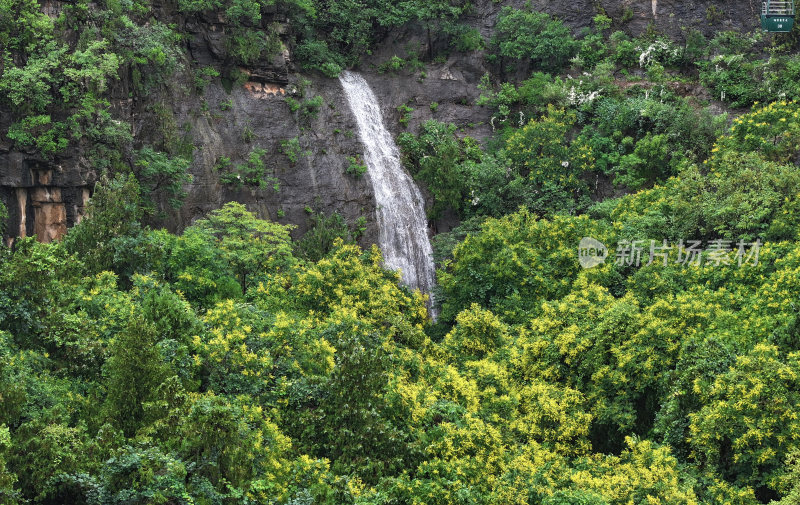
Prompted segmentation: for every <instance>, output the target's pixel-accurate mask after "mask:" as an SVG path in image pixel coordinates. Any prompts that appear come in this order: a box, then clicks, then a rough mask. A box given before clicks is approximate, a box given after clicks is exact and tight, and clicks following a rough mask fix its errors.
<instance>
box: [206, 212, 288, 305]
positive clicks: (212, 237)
mask: <svg viewBox="0 0 800 505" xmlns="http://www.w3.org/2000/svg"><path fill="white" fill-rule="evenodd" d="M192 227H193V228H195V229H197V230H198V231H200V232H201V233H203V234H205V236H206V237H207V240H209V241H210V243H212V244H213V245H214V246H215V247H217V248H218V249H219V251H221V254H222V260H223V261H224V262H225V263H226V264H227V266H228V268H229V269H230V271H231V272H232V273H233V274H234V276H235V277H236V279H237V280H238V281H239V285H240V286H241V288H242V293H247V289H248V288H249V287H251V286H253V285H254V283H255V282H256V281H257V280H258V279H259V278H263V277H264V276H266V275H269V274H275V273H278V272H279V271H280V270H283V269H286V268H289V267H291V266H292V265H293V264H294V262H295V259H294V257H293V256H292V244H291V238H290V237H289V230H290V229H291V227H289V226H283V225H280V224H278V223H273V222H270V221H266V220H263V219H258V218H257V217H256V216H255V215H254V214H253V213H252V212H249V211H248V210H247V209H246V208H245V206H244V205H242V204H240V203H236V202H229V203H226V204H225V205H224V206H223V207H222V208H221V209H218V210H215V211H212V212H211V213H210V214H209V215H208V216H207V217H206V218H204V219H200V220H198V221H196V222H195V223H194V225H193V226H192Z"/></svg>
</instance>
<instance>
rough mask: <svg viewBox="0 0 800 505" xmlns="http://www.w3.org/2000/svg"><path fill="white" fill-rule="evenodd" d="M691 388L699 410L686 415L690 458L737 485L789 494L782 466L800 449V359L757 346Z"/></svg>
mask: <svg viewBox="0 0 800 505" xmlns="http://www.w3.org/2000/svg"><path fill="white" fill-rule="evenodd" d="M709 386H710V387H709ZM696 388H697V389H699V391H697V393H699V394H700V395H701V397H702V399H703V404H704V405H703V407H702V408H701V409H700V411H699V412H697V413H694V414H691V415H690V418H691V426H690V432H691V438H690V440H689V441H690V444H691V446H692V447H693V449H694V451H695V453H694V454H695V457H696V458H697V459H698V460H700V461H701V462H702V463H703V464H705V465H708V466H709V467H710V468H711V469H713V470H715V471H717V472H720V473H721V474H722V475H734V476H736V477H735V481H736V482H737V483H739V484H742V485H749V486H753V487H758V486H768V487H770V488H772V489H774V490H777V491H781V492H784V493H785V492H788V491H789V489H790V488H791V486H792V485H793V484H794V483H793V482H791V481H790V480H789V479H788V477H789V476H788V475H786V474H785V467H784V465H783V463H784V460H785V459H786V457H787V455H788V454H789V453H790V452H792V451H795V450H797V449H798V448H799V447H800V419H798V411H799V410H800V353H797V352H795V353H790V354H788V355H782V353H780V352H779V350H778V348H777V347H775V346H773V345H768V344H758V345H756V346H755V347H754V348H753V350H752V351H751V352H750V353H748V354H746V355H742V356H739V357H738V358H737V360H736V363H735V364H734V365H733V366H732V367H731V368H730V370H728V372H727V373H725V374H723V375H720V376H719V377H718V378H717V380H715V381H714V383H713V384H711V385H706V387H703V385H701V384H697V385H696Z"/></svg>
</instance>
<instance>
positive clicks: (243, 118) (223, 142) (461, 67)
mask: <svg viewBox="0 0 800 505" xmlns="http://www.w3.org/2000/svg"><path fill="white" fill-rule="evenodd" d="M524 3H525V2H524V1H523V0H514V2H512V4H518V6H520V7H521V6H522V5H524ZM533 3H534V5H535V6H536V8H538V9H540V10H543V11H546V12H549V13H551V14H554V15H556V16H558V17H560V18H561V19H563V20H564V21H565V22H566V23H568V24H569V25H570V26H571V27H572V28H574V29H575V30H576V31H577V30H579V29H580V28H582V27H586V26H589V24H590V23H591V20H592V17H593V16H594V15H595V14H597V13H599V12H604V13H606V14H607V15H608V16H610V17H611V18H612V19H613V20H614V28H615V29H624V30H625V31H628V32H629V33H631V34H633V35H636V34H639V33H641V32H643V31H645V30H647V29H648V28H649V27H650V29H655V30H658V31H661V32H663V33H667V34H669V35H670V36H672V37H673V38H676V39H681V38H682V36H683V31H682V27H692V28H696V29H699V30H701V31H703V32H705V33H707V34H708V33H711V32H713V31H716V30H725V29H734V30H751V29H755V28H756V26H757V22H758V16H757V14H758V3H757V2H755V1H754V0H734V1H729V2H724V3H720V2H715V1H708V0H706V1H699V0H698V1H683V0H613V1H612V0H577V1H575V2H546V1H544V0H534V2H533ZM506 4H508V2H501V3H498V2H494V1H491V0H478V1H476V8H475V11H474V14H473V15H472V16H471V18H470V19H469V20H468V22H469V23H470V24H472V25H473V26H475V27H477V28H478V29H479V30H480V31H481V33H482V34H483V35H484V36H485V37H487V38H488V37H490V36H491V34H492V33H493V30H494V25H495V22H496V18H497V14H498V13H499V11H500V9H501V8H502V6H503V5H506ZM46 8H47V9H49V10H51V11H53V13H54V15H55V14H56V13H57V12H58V2H50V3H48V4H47V6H46ZM170 15H171V14H170V13H169V12H165V13H164V16H165V17H167V18H168V17H169V16H170ZM275 21H276V19H272V20H270V22H275ZM278 21H280V20H279V19H278ZM180 22H181V23H182V24H183V26H184V29H185V30H186V31H188V32H189V33H191V38H190V40H189V41H188V42H187V45H188V47H187V49H188V54H189V57H190V59H191V62H190V61H189V60H188V59H187V61H186V62H185V66H186V67H187V68H189V67H199V66H205V65H211V66H213V65H216V64H219V63H220V62H221V61H222V60H223V59H224V58H225V49H224V47H223V44H222V42H221V37H220V34H221V33H222V32H223V30H224V29H225V27H224V25H222V24H221V23H220V22H219V20H216V19H184V20H180ZM414 43H416V44H417V45H418V46H422V45H424V44H425V43H426V38H425V37H424V34H423V32H422V30H420V29H415V28H414V27H409V28H406V29H404V30H402V31H400V32H397V33H392V34H390V35H389V36H388V37H387V38H386V40H385V41H384V42H383V43H382V44H380V45H379V47H378V49H377V50H376V51H374V53H373V54H372V56H370V57H369V58H367V59H366V60H365V61H364V63H363V64H362V68H361V69H359V70H361V72H362V73H363V74H364V75H365V77H366V79H367V80H368V81H369V83H370V85H371V86H372V88H373V90H374V91H375V93H376V95H377V96H378V99H379V100H380V102H381V104H382V106H383V110H384V114H385V116H386V117H385V121H386V124H387V125H388V126H389V127H390V128H391V129H393V132H394V133H395V134H396V133H399V131H401V130H402V127H401V126H400V124H399V122H398V119H399V117H400V113H399V112H398V111H397V109H396V108H397V107H398V106H399V105H402V104H406V105H409V106H410V107H412V108H413V112H412V117H411V121H410V124H409V126H408V128H409V129H410V130H412V131H413V130H414V129H415V127H416V125H418V124H419V123H421V122H422V121H424V120H426V119H428V118H430V117H435V118H436V119H438V120H440V121H447V122H453V123H455V124H457V125H459V126H460V127H461V128H463V131H465V132H466V134H469V135H472V136H473V137H476V138H479V139H480V138H485V137H486V136H488V135H489V134H490V133H491V126H490V119H491V117H490V116H489V114H488V111H486V110H485V109H482V108H480V107H476V106H474V105H473V104H474V103H475V99H476V98H477V96H478V90H477V87H476V85H477V83H478V80H479V79H480V77H481V76H482V75H483V74H484V73H486V72H487V71H489V72H491V71H496V70H497V69H494V68H491V67H490V66H489V65H488V64H487V63H486V60H485V59H484V58H483V57H482V55H480V54H455V55H452V56H451V57H450V58H449V59H447V61H445V62H440V63H435V64H430V65H429V66H428V67H427V68H426V69H425V76H424V78H422V76H421V75H420V74H419V73H415V74H413V75H409V74H400V75H398V74H380V73H378V72H376V71H375V68H376V66H377V65H378V64H379V63H380V62H383V61H386V60H387V59H388V58H390V57H391V56H392V55H394V54H399V55H401V56H402V55H403V53H404V49H403V48H404V47H408V46H409V45H413V44H414ZM243 70H245V71H246V72H247V73H248V74H249V78H248V80H247V82H245V83H244V84H243V85H239V86H236V87H234V88H233V89H230V90H229V91H227V90H226V89H225V87H224V86H223V85H222V83H221V82H219V80H217V81H216V82H214V81H212V82H211V83H209V85H208V86H207V87H206V88H205V91H204V93H203V94H202V95H198V94H197V93H195V92H194V91H189V90H193V87H192V84H191V77H190V72H184V73H183V75H177V76H176V82H175V83H173V85H172V86H171V87H170V89H169V91H167V92H165V93H164V94H162V95H161V96H152V97H148V98H146V99H139V100H134V99H131V98H129V97H130V94H129V86H130V84H129V83H128V82H126V80H125V79H123V80H121V81H119V82H117V83H116V84H115V87H114V88H113V90H112V93H111V94H112V97H111V98H112V103H113V106H114V110H115V113H116V114H117V116H118V117H119V118H120V119H122V120H125V121H128V122H129V123H130V124H131V125H132V129H133V131H132V133H133V135H134V138H135V145H137V146H138V145H143V144H148V143H153V142H154V141H159V140H163V137H164V136H165V135H172V136H176V137H177V138H179V140H180V141H181V142H183V143H185V144H186V145H187V146H188V145H191V146H193V147H194V151H193V162H192V166H191V169H190V170H191V173H192V175H193V182H192V183H191V184H189V185H188V187H187V190H188V193H189V195H188V197H187V199H186V202H185V204H184V206H183V207H182V208H181V209H179V210H177V211H175V210H171V209H169V208H168V207H167V206H166V205H163V206H162V208H163V210H164V213H163V214H162V216H161V218H159V224H163V225H164V226H166V227H167V228H169V229H171V230H174V231H178V230H181V229H182V228H184V227H186V226H187V225H189V224H190V223H191V222H192V221H193V220H195V219H197V218H199V217H201V216H203V215H205V214H206V213H207V212H209V211H210V210H212V209H215V208H218V207H220V206H221V205H222V204H223V203H225V202H226V201H231V200H236V201H240V202H243V203H245V204H246V205H247V206H248V208H250V209H251V210H253V211H256V212H257V213H258V214H259V215H260V216H262V217H268V218H270V219H272V220H276V221H278V222H281V223H287V224H288V223H291V224H294V225H296V229H295V231H294V232H293V233H294V235H295V236H300V235H302V233H303V232H304V231H305V230H306V229H307V227H308V221H309V220H308V217H309V216H308V212H307V211H308V210H309V209H312V210H314V211H321V212H325V213H330V212H333V211H337V212H339V213H341V214H342V215H343V216H344V217H345V219H346V220H347V221H348V222H351V223H352V222H354V221H355V220H356V219H357V218H358V217H360V216H364V217H366V218H367V221H368V227H367V232H366V233H365V234H364V236H363V237H362V239H361V241H362V245H366V244H369V243H374V242H375V241H376V237H377V235H376V229H375V220H374V216H375V212H374V210H375V203H374V199H373V198H372V195H371V192H370V185H369V181H368V180H366V179H365V178H356V177H354V176H352V175H348V174H347V173H345V168H346V167H347V165H348V163H349V161H348V158H349V157H358V156H361V155H362V153H363V146H362V145H361V144H360V142H359V141H358V139H357V136H356V135H355V129H356V126H355V120H354V118H353V117H352V115H351V113H350V110H349V108H348V106H347V104H346V102H345V100H344V98H343V96H342V90H341V88H340V86H339V83H338V81H337V80H335V79H329V78H326V77H323V76H321V75H310V74H306V75H303V74H300V73H298V69H297V68H296V67H295V65H294V64H293V63H292V61H291V57H290V54H289V53H288V51H284V52H282V53H280V54H278V55H276V56H275V57H274V58H273V59H272V60H271V61H264V62H259V63H258V64H256V65H253V66H252V67H251V68H247V69H243ZM303 81H308V82H310V83H308V82H306V83H304V82H303ZM301 86H302V87H304V88H305V89H304V93H305V96H306V97H307V98H308V97H312V96H320V97H322V99H323V102H324V103H323V105H322V106H321V108H320V109H319V112H318V114H317V115H316V117H312V116H308V115H302V114H299V113H298V112H292V111H291V109H290V107H289V105H288V104H287V101H286V97H297V94H298V89H299V88H300V87H301ZM431 102H436V103H438V104H439V107H438V108H437V109H436V111H435V112H432V111H431V108H430V103H431ZM4 116H5V119H4ZM9 122H10V119H9V118H8V114H2V111H0V131H3V132H4V131H6V130H7V128H8V126H9ZM292 139H297V140H296V144H295V147H296V149H295V151H296V152H295V153H294V154H295V155H296V160H295V161H292V160H291V159H290V156H289V155H287V149H286V148H284V147H282V145H283V144H284V143H286V142H287V141H292ZM255 147H258V148H261V149H265V150H266V152H267V155H266V156H265V163H266V166H267V169H268V172H269V173H270V174H272V175H273V176H274V177H275V178H277V180H278V181H279V189H278V190H277V191H276V190H275V189H274V188H272V187H267V188H248V187H242V188H236V187H235V186H232V185H226V184H222V183H221V182H220V178H219V176H220V174H219V173H218V172H217V171H216V170H215V166H216V165H217V164H218V162H219V161H220V160H221V159H223V158H228V159H230V160H231V161H232V162H234V163H235V162H241V161H243V160H246V158H247V156H248V153H249V152H250V151H251V150H252V149H253V148H255ZM85 165H86V164H85V163H84V160H83V159H82V158H81V153H80V149H78V150H75V151H74V152H71V153H69V154H68V155H66V156H62V157H59V158H57V159H55V160H50V161H48V160H43V159H40V158H38V157H36V156H34V155H32V154H30V153H25V152H19V151H16V150H14V149H13V147H12V144H11V143H10V141H8V140H7V139H6V138H5V136H4V135H3V136H0V199H2V201H3V203H4V204H5V205H6V207H7V208H8V210H9V222H8V223H7V226H6V233H5V235H6V237H5V238H6V240H9V239H10V237H13V236H17V235H19V236H26V235H27V236H29V235H32V234H36V235H37V237H38V238H39V239H40V240H43V241H50V240H56V239H58V238H60V237H61V236H63V234H64V233H65V232H66V230H67V228H68V227H70V226H72V225H74V224H75V223H76V222H78V221H79V220H80V218H81V216H82V214H83V211H84V207H85V204H86V201H87V199H88V197H89V195H90V194H91V191H92V188H93V186H94V184H95V182H96V181H97V178H98V174H97V173H95V172H94V171H92V170H89V169H86V168H84V167H85ZM365 177H368V175H367V176H365ZM423 191H424V188H423ZM162 203H165V202H162ZM434 224H435V225H436V226H437V227H438V228H439V230H442V229H447V228H448V227H449V226H451V225H452V224H453V223H452V221H451V222H448V221H447V219H443V220H441V221H440V222H438V223H434Z"/></svg>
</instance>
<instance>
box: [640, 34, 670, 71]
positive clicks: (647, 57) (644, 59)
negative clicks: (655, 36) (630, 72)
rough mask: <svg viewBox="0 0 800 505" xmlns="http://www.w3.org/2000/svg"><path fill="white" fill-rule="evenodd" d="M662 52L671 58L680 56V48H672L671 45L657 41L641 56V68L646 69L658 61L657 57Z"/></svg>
mask: <svg viewBox="0 0 800 505" xmlns="http://www.w3.org/2000/svg"><path fill="white" fill-rule="evenodd" d="M660 52H664V53H668V54H670V56H673V57H674V56H677V55H678V48H676V47H675V48H671V47H670V45H669V44H667V43H666V42H664V41H663V40H656V41H655V42H653V43H652V44H650V46H649V47H648V48H647V49H645V50H644V51H642V54H640V55H639V66H640V67H646V66H648V65H650V64H651V63H653V61H656V60H655V55H656V54H658V53H660Z"/></svg>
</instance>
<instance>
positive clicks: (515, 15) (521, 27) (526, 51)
mask: <svg viewBox="0 0 800 505" xmlns="http://www.w3.org/2000/svg"><path fill="white" fill-rule="evenodd" d="M496 30H497V34H496V35H495V38H494V39H493V44H494V45H496V46H497V48H498V51H499V54H500V55H501V56H503V57H506V58H510V59H513V60H530V61H531V63H532V65H533V68H534V69H537V70H544V71H553V72H557V71H559V70H560V69H561V68H563V67H564V65H566V64H567V62H568V61H569V60H570V58H572V57H573V56H574V55H575V52H576V51H577V49H578V44H577V42H576V41H575V39H574V38H573V37H572V35H571V34H570V32H569V28H567V27H566V26H565V25H564V24H563V23H562V22H561V21H559V20H557V19H553V18H551V17H550V16H549V15H548V14H546V13H543V12H533V11H531V10H528V9H525V10H517V9H514V8H513V7H503V9H502V10H501V11H500V15H499V16H498V18H497V26H496Z"/></svg>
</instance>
